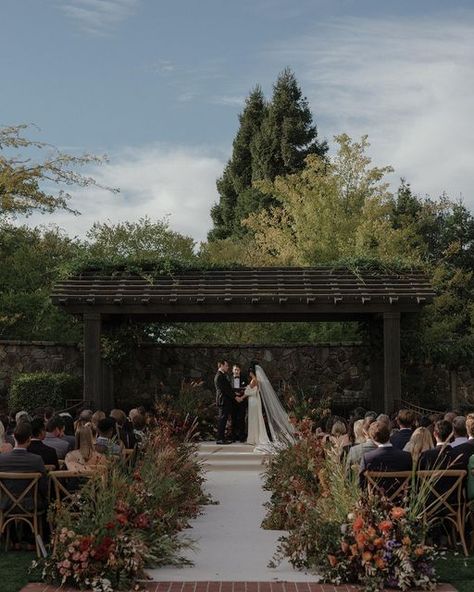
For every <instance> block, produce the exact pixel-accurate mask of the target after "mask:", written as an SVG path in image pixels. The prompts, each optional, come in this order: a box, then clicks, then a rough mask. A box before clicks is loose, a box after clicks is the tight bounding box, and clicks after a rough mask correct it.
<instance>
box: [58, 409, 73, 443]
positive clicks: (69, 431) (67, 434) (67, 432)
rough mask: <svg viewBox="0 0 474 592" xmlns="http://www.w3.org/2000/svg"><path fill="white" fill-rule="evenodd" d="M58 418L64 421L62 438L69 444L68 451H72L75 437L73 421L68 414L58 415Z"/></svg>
mask: <svg viewBox="0 0 474 592" xmlns="http://www.w3.org/2000/svg"><path fill="white" fill-rule="evenodd" d="M59 417H60V418H61V419H62V420H63V421H64V434H63V438H64V439H65V440H67V441H68V442H69V450H74V447H75V446H76V436H75V433H76V432H75V431H74V420H73V418H72V415H71V414H70V413H60V414H59Z"/></svg>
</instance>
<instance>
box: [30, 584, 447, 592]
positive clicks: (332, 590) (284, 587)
mask: <svg viewBox="0 0 474 592" xmlns="http://www.w3.org/2000/svg"><path fill="white" fill-rule="evenodd" d="M144 588H145V590H146V592H358V591H359V590H360V588H359V587H358V586H348V585H343V586H333V585H331V584H311V583H308V582H147V583H146V584H144ZM20 592H78V591H77V589H75V588H57V587H56V586H46V585H45V584H27V585H26V586H25V587H24V588H23V589H22V590H21V591H20ZM436 592H456V588H453V587H452V586H451V585H450V584H440V585H439V586H438V587H437V588H436Z"/></svg>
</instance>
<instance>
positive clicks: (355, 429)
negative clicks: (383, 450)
mask: <svg viewBox="0 0 474 592" xmlns="http://www.w3.org/2000/svg"><path fill="white" fill-rule="evenodd" d="M363 430H364V420H363V419H356V420H355V421H354V423H353V424H352V438H351V440H352V442H353V443H354V444H362V442H365V437H364V431H363Z"/></svg>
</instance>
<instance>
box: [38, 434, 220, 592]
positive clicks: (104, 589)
mask: <svg viewBox="0 0 474 592" xmlns="http://www.w3.org/2000/svg"><path fill="white" fill-rule="evenodd" d="M194 451H195V448H194V446H193V445H192V444H191V443H190V442H189V441H188V440H187V439H186V438H185V439H179V438H177V437H176V436H175V435H174V428H173V427H172V426H169V425H162V426H160V427H159V428H157V429H156V430H155V431H153V432H152V433H151V435H150V437H149V438H148V439H147V441H146V443H145V446H144V448H143V449H142V450H141V451H140V454H139V456H138V459H137V462H136V464H135V466H133V467H129V466H127V465H126V464H123V463H120V462H112V461H111V463H110V464H109V465H108V467H107V471H106V472H105V473H104V474H98V475H97V476H95V477H94V478H93V479H91V480H89V481H88V482H87V483H86V484H85V485H84V486H83V487H82V489H81V490H80V491H79V492H78V494H77V499H76V500H75V503H74V506H72V505H71V506H68V505H62V506H61V507H59V508H55V509H54V508H53V509H52V511H51V518H52V522H53V524H54V527H55V529H54V533H53V541H54V550H53V554H52V556H51V557H48V558H46V559H44V560H42V562H41V567H42V569H43V579H44V580H45V581H48V582H54V583H59V584H60V585H72V586H76V587H79V588H81V589H83V588H88V589H92V590H94V591H96V592H110V591H111V590H129V589H132V588H133V587H134V586H135V585H136V582H137V580H138V579H139V578H142V577H144V573H143V570H144V568H145V567H157V566H159V565H163V564H170V563H179V564H182V563H186V562H187V560H186V559H185V558H183V557H182V556H181V551H182V549H183V548H184V547H186V546H189V545H190V544H191V541H189V540H188V539H186V538H183V537H179V538H178V536H177V534H178V532H179V531H180V530H182V529H183V528H185V527H186V526H187V525H188V522H189V519H190V518H192V517H195V516H196V515H197V514H198V513H199V512H200V508H201V506H202V505H203V504H205V503H208V502H209V499H208V498H207V497H206V496H205V495H204V493H203V490H202V485H203V482H204V478H203V472H202V467H201V465H200V464H199V463H198V462H197V461H196V460H195V456H194ZM78 510H79V511H78Z"/></svg>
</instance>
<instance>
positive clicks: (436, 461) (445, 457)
mask: <svg viewBox="0 0 474 592" xmlns="http://www.w3.org/2000/svg"><path fill="white" fill-rule="evenodd" d="M452 450H453V449H452V448H451V446H450V445H449V444H446V445H445V446H442V445H441V444H440V445H439V446H436V448H430V449H429V450H425V451H424V452H422V453H421V454H420V458H419V460H418V468H419V469H420V471H433V470H437V469H440V470H441V469H447V468H448V465H449V464H450V454H451V451H452Z"/></svg>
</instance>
